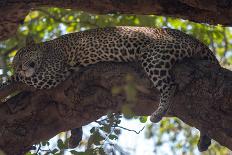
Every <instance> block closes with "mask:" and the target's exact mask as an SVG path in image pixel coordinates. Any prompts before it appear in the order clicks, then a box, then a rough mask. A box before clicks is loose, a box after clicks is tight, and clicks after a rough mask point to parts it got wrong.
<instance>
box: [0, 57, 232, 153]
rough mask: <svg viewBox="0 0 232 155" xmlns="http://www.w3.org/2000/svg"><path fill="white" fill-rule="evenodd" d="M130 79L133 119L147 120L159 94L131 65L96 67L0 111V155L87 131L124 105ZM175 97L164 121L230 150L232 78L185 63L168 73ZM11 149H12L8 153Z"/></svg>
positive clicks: (199, 63) (25, 95)
mask: <svg viewBox="0 0 232 155" xmlns="http://www.w3.org/2000/svg"><path fill="white" fill-rule="evenodd" d="M128 74H130V75H131V76H132V77H133V79H134V82H135V84H136V90H137V92H138V93H137V99H136V102H134V103H131V104H132V110H133V111H134V113H135V115H150V114H151V113H152V112H153V111H154V110H155V109H156V108H157V106H158V103H159V93H158V91H157V90H156V89H154V88H153V87H152V84H151V82H150V81H149V80H148V78H147V76H146V75H145V73H144V72H143V70H142V68H140V67H139V66H138V65H137V64H135V63H130V64H128V63H127V64H124V63H98V64H96V65H93V66H89V67H86V68H85V69H83V70H82V71H80V72H77V73H75V74H74V75H73V76H72V77H71V78H69V79H68V80H66V81H65V82H63V83H62V84H61V85H60V86H58V87H57V88H55V89H53V90H47V91H45V90H43V91H36V92H24V93H21V94H19V95H16V96H15V97H12V98H11V99H9V100H8V101H7V102H6V103H2V105H1V106H0V124H1V126H0V135H1V138H0V149H2V150H4V151H5V152H6V153H8V154H20V153H22V152H24V151H25V150H27V149H28V148H29V147H30V146H31V145H32V144H36V143H39V142H40V141H42V140H48V139H49V138H51V137H53V136H54V135H56V134H58V133H59V132H61V131H66V130H70V129H72V128H76V127H80V126H82V125H86V124H88V123H90V122H92V121H94V120H96V119H98V118H100V117H101V116H103V115H105V114H106V113H107V112H108V111H109V110H110V111H112V112H120V110H121V108H122V106H123V105H125V104H127V103H128V102H127V97H126V96H125V92H120V93H119V94H112V93H111V90H112V88H113V87H116V86H117V87H120V86H122V87H123V86H125V84H126V80H125V79H126V78H125V76H126V75H128ZM173 77H175V79H176V80H175V81H176V82H177V83H178V85H179V86H178V91H177V93H176V95H175V98H174V100H173V106H171V108H170V111H169V113H168V116H175V117H178V118H180V119H181V120H183V121H184V122H185V123H187V124H189V125H191V126H194V127H196V128H198V129H199V130H201V131H204V132H206V133H207V134H208V135H209V136H210V137H211V138H213V139H214V140H216V141H218V142H219V143H220V144H221V145H224V146H226V147H228V148H229V149H232V134H231V133H232V123H231V122H232V99H231V96H232V81H231V79H232V72H231V71H229V70H227V69H223V68H219V67H218V66H215V65H213V64H210V63H209V62H206V61H194V60H192V61H189V60H188V62H187V61H186V62H183V63H182V64H179V65H177V66H176V67H174V69H173ZM12 146H14V147H12Z"/></svg>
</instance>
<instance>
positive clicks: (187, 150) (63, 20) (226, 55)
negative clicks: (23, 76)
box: [0, 8, 232, 155]
mask: <svg viewBox="0 0 232 155" xmlns="http://www.w3.org/2000/svg"><path fill="white" fill-rule="evenodd" d="M117 25H131V26H149V27H170V28H174V29H179V30H181V31H184V32H186V33H188V34H191V35H194V36H195V37H196V38H198V39H199V40H201V41H202V42H204V43H205V44H207V45H208V46H209V47H210V48H211V49H212V51H213V52H215V54H216V55H217V57H218V58H219V60H220V61H221V63H222V64H224V65H229V64H230V63H232V54H231V51H232V44H231V43H232V30H231V29H230V28H226V27H222V26H220V25H218V26H210V25H205V24H196V23H192V22H189V21H185V20H180V19H173V18H167V17H158V16H153V15H150V16H148V15H147V16H142V15H120V14H109V15H95V14H89V13H86V12H81V11H73V10H64V9H59V8H40V9H39V10H35V11H32V12H31V13H30V14H29V15H28V16H27V17H26V19H25V21H24V24H22V25H21V26H20V28H19V29H18V33H17V35H16V36H14V37H12V38H10V39H8V40H6V41H3V42H1V43H0V55H1V57H0V68H1V70H0V72H1V75H0V79H1V80H5V78H6V77H7V76H9V75H11V74H12V70H11V68H10V64H11V61H12V57H13V56H14V55H15V53H16V52H17V49H19V48H21V47H23V46H24V44H25V38H26V36H27V35H30V36H33V38H34V39H35V40H36V41H37V42H41V41H46V40H50V39H53V38H56V37H58V36H60V35H62V34H66V33H71V32H76V31H83V30H86V29H90V28H96V27H105V26H117ZM127 81H128V82H127V85H125V87H123V88H113V90H112V92H113V93H116V94H117V93H120V92H122V91H123V92H124V93H126V94H127V97H128V107H124V109H123V111H124V115H125V116H126V118H132V115H131V111H130V108H131V106H133V104H132V103H133V102H134V101H136V91H135V89H134V87H135V86H134V85H133V79H131V77H130V76H128V77H127ZM131 81H132V82H131ZM134 118H135V119H139V120H140V122H141V123H146V122H147V117H145V116H143V117H134ZM120 120H121V115H116V114H109V115H108V116H105V117H103V118H102V119H101V120H98V121H96V123H97V124H95V126H94V127H92V128H91V130H90V133H89V136H87V137H85V139H84V140H83V142H82V143H81V146H80V148H82V149H78V150H76V149H69V150H68V152H70V153H71V154H74V155H75V154H78V155H82V154H83V155H88V154H101V155H104V154H114V153H118V154H125V152H124V151H123V150H122V149H121V147H122V148H123V146H119V145H118V144H117V143H116V142H117V139H118V137H119V136H120V133H121V132H122V131H123V130H128V129H126V128H124V127H121V126H120ZM145 136H146V138H147V139H150V138H153V139H154V143H155V152H156V151H157V150H158V149H159V148H160V147H162V146H163V145H164V144H165V143H168V144H169V147H170V149H171V151H172V153H173V154H177V153H178V152H181V153H182V154H195V153H196V143H197V139H198V135H197V132H196V130H195V129H192V128H190V127H189V126H187V125H186V124H184V123H183V122H181V121H180V120H178V119H165V120H163V121H162V122H161V123H160V124H158V125H154V124H151V123H146V130H145ZM58 137H63V138H58V140H57V141H56V145H55V146H54V144H51V143H50V142H41V143H40V144H38V145H36V147H37V150H38V151H31V152H29V153H28V154H27V155H32V154H33V155H35V154H55V155H60V154H64V152H65V150H66V149H67V148H68V138H67V137H68V133H61V134H60V135H59V136H58ZM112 141H114V143H113V142H112ZM151 147H152V146H151ZM83 148H84V149H83ZM227 153H228V150H227V149H225V148H223V147H221V146H220V145H219V144H217V143H214V144H213V146H212V147H211V148H210V151H208V152H205V153H204V154H227Z"/></svg>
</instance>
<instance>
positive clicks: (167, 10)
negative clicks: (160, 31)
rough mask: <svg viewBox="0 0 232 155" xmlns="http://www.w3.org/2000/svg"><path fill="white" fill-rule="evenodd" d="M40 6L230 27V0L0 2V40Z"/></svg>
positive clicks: (8, 35)
mask: <svg viewBox="0 0 232 155" xmlns="http://www.w3.org/2000/svg"><path fill="white" fill-rule="evenodd" d="M41 6H47V7H61V8H71V9H77V10H82V11H87V12H91V13H97V14H108V13H123V14H153V15H162V16H172V17H177V18H182V19H188V20H191V21H194V22H199V23H208V24H214V25H216V24H222V25H225V26H232V1H231V0H221V1H219V0H75V1H73V0H55V1H54V0H33V1H32V0H1V1H0V40H4V39H6V38H9V37H10V36H12V35H14V34H15V33H16V31H17V28H18V25H19V24H20V23H23V20H24V18H25V16H26V15H27V14H28V13H29V11H30V10H32V9H37V8H39V7H41Z"/></svg>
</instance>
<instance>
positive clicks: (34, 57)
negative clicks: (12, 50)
mask: <svg viewBox="0 0 232 155" xmlns="http://www.w3.org/2000/svg"><path fill="white" fill-rule="evenodd" d="M42 53H43V52H42V51H41V49H40V48H39V47H38V45H37V44H35V43H34V42H30V43H27V45H26V47H24V48H21V49H20V50H19V51H18V52H17V53H16V55H15V57H14V59H13V69H14V71H15V73H16V74H19V75H21V76H22V77H25V78H27V77H31V76H33V75H34V74H35V73H36V72H37V70H38V69H39V68H40V66H41V63H42V59H43V54H42Z"/></svg>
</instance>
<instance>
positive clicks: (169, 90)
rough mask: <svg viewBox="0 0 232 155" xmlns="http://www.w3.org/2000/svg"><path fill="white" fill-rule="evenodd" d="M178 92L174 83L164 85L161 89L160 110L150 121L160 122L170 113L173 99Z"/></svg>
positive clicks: (153, 114) (154, 113) (156, 111)
mask: <svg viewBox="0 0 232 155" xmlns="http://www.w3.org/2000/svg"><path fill="white" fill-rule="evenodd" d="M175 90H176V85H175V84H173V83H168V84H167V83H164V84H163V87H161V88H160V91H161V96H160V103H159V106H158V108H157V109H156V110H155V112H153V113H152V114H151V117H150V120H151V122H153V123H157V122H159V121H160V120H161V119H162V117H163V116H164V115H165V114H166V112H167V111H168V109H169V107H170V105H171V103H172V99H173V96H174V93H175Z"/></svg>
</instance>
